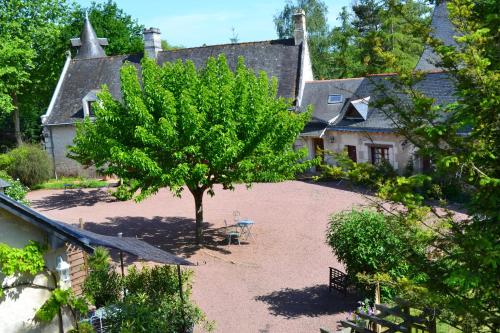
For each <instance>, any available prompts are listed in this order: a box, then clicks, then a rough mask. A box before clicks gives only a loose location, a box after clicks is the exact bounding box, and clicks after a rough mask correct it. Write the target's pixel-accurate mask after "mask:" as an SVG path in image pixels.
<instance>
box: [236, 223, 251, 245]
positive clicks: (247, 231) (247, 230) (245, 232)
mask: <svg viewBox="0 0 500 333" xmlns="http://www.w3.org/2000/svg"><path fill="white" fill-rule="evenodd" d="M254 224H255V222H254V221H252V220H248V219H242V220H239V221H238V222H237V223H236V225H237V226H238V227H239V228H240V229H241V236H245V239H248V237H252V239H253V240H255V238H253V235H252V226H253V225H254Z"/></svg>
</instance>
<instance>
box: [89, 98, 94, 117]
mask: <svg viewBox="0 0 500 333" xmlns="http://www.w3.org/2000/svg"><path fill="white" fill-rule="evenodd" d="M94 103H95V101H88V102H87V109H88V110H89V117H91V118H94V117H95V113H94V106H93V105H94Z"/></svg>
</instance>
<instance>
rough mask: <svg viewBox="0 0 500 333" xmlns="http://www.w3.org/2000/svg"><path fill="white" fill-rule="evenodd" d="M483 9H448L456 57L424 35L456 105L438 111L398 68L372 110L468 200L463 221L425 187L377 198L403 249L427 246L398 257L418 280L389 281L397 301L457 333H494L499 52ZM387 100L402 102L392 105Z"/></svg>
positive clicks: (411, 182)
mask: <svg viewBox="0 0 500 333" xmlns="http://www.w3.org/2000/svg"><path fill="white" fill-rule="evenodd" d="M484 5H485V4H484V1H474V0H453V1H450V2H449V3H448V8H449V11H450V17H451V18H452V22H453V23H454V24H455V27H456V29H457V31H458V33H457V35H458V36H457V37H456V39H457V42H459V45H460V47H459V48H454V47H450V46H443V45H442V43H441V42H440V41H439V40H437V39H434V38H432V37H431V36H424V38H426V39H427V41H428V42H429V44H430V45H432V47H434V50H435V51H436V52H437V53H438V54H439V55H440V57H441V59H442V64H441V66H442V68H443V69H445V70H446V72H447V73H448V76H449V78H450V80H451V81H452V82H454V83H455V87H456V97H457V102H456V103H453V104H450V105H445V106H441V107H439V106H437V105H436V104H435V100H434V99H433V98H432V97H430V96H425V95H424V94H422V93H421V92H419V90H418V89H416V84H417V83H418V81H419V80H420V79H422V77H424V76H425V74H423V73H417V74H415V73H411V72H410V71H405V70H403V69H400V71H401V75H400V76H398V77H394V78H393V79H392V80H391V81H392V87H393V89H391V90H392V92H388V91H387V90H386V89H385V90H384V89H383V92H384V93H385V94H386V98H384V99H382V100H381V101H380V103H381V105H380V106H384V108H383V109H384V110H386V112H387V115H388V116H389V117H391V118H392V119H394V120H395V125H396V126H397V128H398V131H399V133H400V134H401V135H402V136H404V137H405V138H406V139H407V140H408V141H409V142H411V143H412V144H413V145H414V146H415V147H416V148H417V150H418V151H419V154H420V155H423V156H428V157H430V158H431V159H432V161H433V162H434V168H435V171H434V172H435V173H437V174H440V175H445V177H446V178H448V179H450V180H452V181H453V183H454V184H456V185H458V186H456V187H455V191H462V192H463V193H465V194H466V195H468V198H469V199H468V200H467V201H466V203H465V206H466V208H467V211H466V212H467V215H466V216H461V217H460V216H457V215H456V214H455V213H454V212H452V211H449V210H448V209H447V203H446V202H445V201H440V202H434V203H432V205H430V204H429V203H426V202H425V201H424V200H423V197H422V196H421V193H423V192H422V184H423V183H425V182H426V181H428V179H427V177H426V176H422V175H417V176H412V177H409V178H408V177H407V178H404V177H399V178H398V179H397V180H394V181H389V182H388V183H386V184H384V185H383V186H382V187H381V188H380V190H379V195H380V196H381V197H382V198H383V199H385V200H390V201H393V202H395V203H396V204H395V206H394V207H395V208H394V209H393V210H392V211H391V214H392V215H393V216H394V217H395V218H397V219H398V220H399V222H400V224H401V225H402V226H404V227H405V228H403V230H404V231H403V233H402V234H403V237H405V238H406V240H407V241H406V242H405V243H406V244H407V245H408V246H409V247H410V249H411V247H412V245H414V244H418V243H420V242H421V241H422V240H423V241H425V242H426V244H427V251H426V253H427V256H425V257H422V256H411V255H410V256H408V257H406V258H404V259H406V260H407V261H408V263H409V264H410V265H411V266H412V267H414V268H415V269H417V270H418V271H419V272H421V275H420V277H419V279H414V280H402V281H396V284H398V285H399V286H401V287H402V289H403V290H405V296H406V297H408V298H411V299H412V300H413V301H415V302H417V303H420V304H421V305H424V306H427V307H431V308H435V309H437V311H438V313H439V315H440V316H441V318H442V319H443V320H446V321H448V322H450V323H451V324H452V325H454V326H457V327H459V328H461V329H462V330H464V331H490V332H496V331H498V329H499V328H500V321H499V318H500V292H499V288H498V287H499V285H498V264H499V262H500V241H499V240H500V211H499V209H498V207H500V163H498V159H499V156H500V133H499V131H500V113H499V112H498V110H499V108H500V71H499V69H500V65H499V63H498V62H496V61H494V60H495V59H496V57H497V54H495V53H494V52H492V50H494V49H495V48H497V47H498V45H497V39H496V37H497V36H498V30H497V29H498V27H496V29H491V18H490V17H488V16H482V15H479V13H480V12H482V11H483V10H484V7H483V6H484ZM478 11H479V12H478ZM394 91H396V92H398V93H399V92H401V93H404V94H405V95H406V96H407V97H409V98H404V99H401V98H399V97H398V96H401V95H400V94H396V95H395V94H394ZM384 204H385V205H386V206H385V207H387V203H386V202H385V203H384ZM401 204H403V205H404V207H405V208H406V209H401V207H402V206H401ZM380 207H381V208H383V207H384V206H383V205H381V206H380ZM397 207H399V209H398V208H397Z"/></svg>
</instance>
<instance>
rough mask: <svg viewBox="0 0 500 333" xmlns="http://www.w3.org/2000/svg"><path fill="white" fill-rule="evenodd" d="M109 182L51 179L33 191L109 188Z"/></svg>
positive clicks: (78, 178)
mask: <svg viewBox="0 0 500 333" xmlns="http://www.w3.org/2000/svg"><path fill="white" fill-rule="evenodd" d="M107 186H108V182H106V181H104V180H100V179H88V178H82V177H62V178H59V179H50V180H48V181H46V182H44V183H42V184H38V185H35V186H33V190H42V189H44V190H57V189H66V188H100V187H107Z"/></svg>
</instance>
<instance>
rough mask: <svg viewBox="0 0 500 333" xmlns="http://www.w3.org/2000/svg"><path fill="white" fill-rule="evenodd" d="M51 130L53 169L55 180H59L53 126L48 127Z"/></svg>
mask: <svg viewBox="0 0 500 333" xmlns="http://www.w3.org/2000/svg"><path fill="white" fill-rule="evenodd" d="M47 127H48V128H49V135H50V152H51V155H52V169H53V170H54V178H55V179H57V172H56V154H55V152H54V137H53V135H52V126H47Z"/></svg>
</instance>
